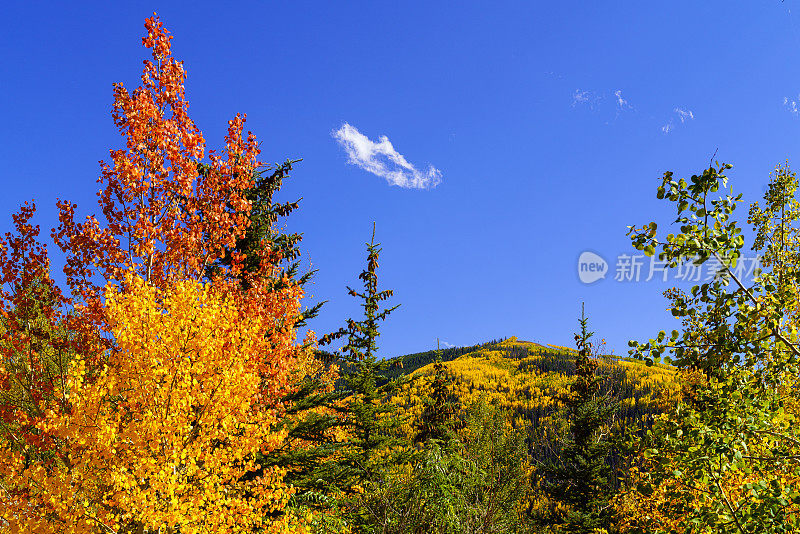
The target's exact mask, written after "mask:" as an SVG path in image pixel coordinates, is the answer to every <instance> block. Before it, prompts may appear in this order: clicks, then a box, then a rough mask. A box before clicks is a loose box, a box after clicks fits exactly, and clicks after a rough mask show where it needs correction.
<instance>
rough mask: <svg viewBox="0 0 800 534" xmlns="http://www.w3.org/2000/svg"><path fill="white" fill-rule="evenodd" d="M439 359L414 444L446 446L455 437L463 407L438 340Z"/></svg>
mask: <svg viewBox="0 0 800 534" xmlns="http://www.w3.org/2000/svg"><path fill="white" fill-rule="evenodd" d="M436 352H437V356H438V357H437V359H436V362H435V363H434V364H433V381H432V382H431V385H430V394H429V395H426V396H425V397H424V399H423V403H424V408H423V409H422V415H421V417H420V421H419V423H418V428H417V435H416V436H415V437H414V442H415V443H418V444H423V445H424V444H427V443H428V442H429V441H431V440H434V441H438V442H441V443H443V444H446V443H447V442H448V441H450V440H451V439H452V438H453V437H454V435H455V429H456V427H457V426H458V421H457V417H458V415H459V413H460V412H461V411H462V409H463V407H462V406H461V402H460V400H459V399H458V397H457V396H456V395H455V394H454V393H453V383H454V381H453V375H452V374H450V373H449V372H448V370H447V367H446V366H445V365H444V362H442V357H441V351H440V350H439V347H438V340H437V347H436Z"/></svg>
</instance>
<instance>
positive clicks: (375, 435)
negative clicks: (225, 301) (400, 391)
mask: <svg viewBox="0 0 800 534" xmlns="http://www.w3.org/2000/svg"><path fill="white" fill-rule="evenodd" d="M366 246H367V267H366V269H365V270H364V271H363V272H362V273H361V274H360V275H359V279H360V280H361V281H362V283H363V286H364V288H363V290H362V291H357V290H355V289H353V288H351V287H348V288H347V290H348V293H349V294H350V295H351V296H353V297H356V298H358V299H360V300H361V301H362V304H361V306H362V308H363V309H364V315H363V317H362V318H361V319H360V320H355V319H348V321H347V326H345V327H343V328H340V329H339V330H338V331H336V332H333V333H331V334H328V335H326V336H324V337H323V338H322V339H321V340H320V344H329V343H332V342H333V341H334V340H336V339H340V338H346V342H345V344H344V346H343V347H341V349H339V353H340V354H341V359H342V362H343V365H344V367H343V370H342V383H343V388H342V389H343V391H344V392H345V393H346V394H347V398H346V399H345V401H344V406H343V408H342V410H343V412H344V415H345V419H346V425H345V428H346V429H347V431H348V434H349V438H348V440H347V443H346V447H344V448H343V449H342V451H341V453H340V455H337V458H336V460H335V461H334V462H330V463H329V464H328V465H327V466H323V469H324V471H325V476H324V477H322V478H323V479H324V480H326V481H327V483H328V484H330V485H332V486H335V487H336V488H337V489H338V490H340V491H341V492H343V493H344V494H350V495H352V494H353V493H356V492H358V491H360V489H359V488H363V487H364V486H368V485H369V484H371V483H378V482H379V481H380V477H381V474H382V473H383V471H384V470H385V468H386V467H387V466H388V465H391V463H392V461H393V459H392V454H393V453H392V450H391V449H392V448H393V447H395V446H396V445H398V444H399V442H400V437H399V426H400V420H399V417H398V414H397V412H396V408H395V407H394V406H393V405H392V404H391V403H390V402H389V400H388V396H389V393H390V392H391V391H392V390H393V389H394V387H395V386H396V383H395V381H391V380H389V381H387V380H385V379H383V377H382V374H381V373H382V372H384V371H385V370H386V368H387V363H386V361H385V360H378V358H377V351H378V344H377V339H378V337H379V335H380V333H379V329H378V325H379V324H380V323H381V322H382V321H385V320H386V318H387V317H388V316H389V314H390V313H392V312H393V311H394V310H396V309H397V308H398V306H399V305H395V306H392V307H390V308H381V306H382V302H383V301H385V300H387V299H389V298H390V297H391V296H392V294H393V292H392V290H390V289H387V290H378V275H377V269H378V258H379V255H380V252H381V248H380V243H375V227H374V225H373V229H372V239H371V240H370V242H369V243H367V244H366Z"/></svg>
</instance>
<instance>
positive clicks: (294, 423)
mask: <svg viewBox="0 0 800 534" xmlns="http://www.w3.org/2000/svg"><path fill="white" fill-rule="evenodd" d="M299 161H301V160H299V159H297V160H292V159H287V160H286V161H285V162H283V163H281V164H278V165H275V166H274V167H272V168H271V169H266V168H261V169H258V170H256V171H254V173H253V179H252V187H251V188H250V189H248V190H247V191H245V192H244V195H243V196H244V197H245V198H246V199H247V200H248V201H250V203H251V209H250V212H249V214H248V217H249V225H248V227H247V231H246V232H245V235H244V236H242V237H241V238H239V239H238V240H237V242H236V245H235V246H234V247H233V248H232V249H231V250H228V251H227V252H226V254H225V256H224V257H223V258H222V259H221V260H220V261H218V262H217V263H215V264H214V265H212V266H211V267H210V268H209V269H208V271H207V275H208V278H209V279H213V278H214V276H217V275H219V274H221V273H223V272H224V270H225V269H226V268H227V267H229V266H230V265H231V262H232V261H233V258H234V257H236V256H242V257H244V260H243V261H244V270H243V273H242V276H241V277H240V282H241V283H242V284H244V285H247V284H248V281H247V278H248V276H250V275H252V274H254V273H256V272H258V271H259V270H260V269H261V268H262V262H264V261H268V262H272V263H277V265H278V266H279V268H280V272H279V273H278V274H277V275H276V276H275V277H274V279H275V283H274V284H273V290H276V291H277V290H279V289H281V288H282V287H283V286H285V285H287V284H296V285H298V286H300V287H303V286H304V285H305V284H306V283H308V281H309V280H310V279H311V278H312V277H313V275H314V273H315V272H316V271H309V272H307V273H304V274H302V275H300V274H299V258H300V255H301V251H300V242H301V241H302V238H303V236H302V234H299V233H283V232H281V231H279V230H278V229H277V223H278V221H279V220H280V219H281V218H285V217H288V216H289V215H290V214H292V213H293V212H294V211H295V210H297V209H298V208H299V204H300V200H302V199H298V200H295V201H289V202H283V203H279V202H276V201H275V198H274V197H275V195H276V193H278V191H280V189H281V187H282V186H283V182H284V180H286V179H287V178H289V177H290V172H291V171H292V170H293V167H294V165H295V164H296V163H298V162H299ZM198 169H199V172H201V173H203V172H211V168H210V167H209V166H207V165H202V164H199V165H198ZM323 304H324V302H320V303H317V304H316V305H314V306H312V307H310V308H307V309H305V310H303V312H302V314H300V315H299V316H298V317H294V318H290V320H291V321H292V322H293V324H294V327H295V328H298V327H302V326H306V325H307V322H308V321H309V320H310V319H313V318H314V317H316V316H317V314H318V313H319V310H320V308H321V307H322V305H323ZM316 356H317V359H318V360H319V365H317V366H316V369H312V370H311V372H310V373H309V374H307V375H305V376H301V377H298V379H297V380H298V382H297V384H296V387H295V388H294V389H293V391H292V392H290V393H289V394H288V395H286V396H284V397H283V398H282V399H281V404H282V405H283V406H284V412H283V417H281V419H280V421H279V422H278V424H277V428H276V430H284V431H286V432H287V438H286V440H285V441H284V443H283V445H282V446H281V447H280V448H277V449H273V450H272V451H270V453H269V454H268V455H267V456H264V457H262V458H260V463H261V465H263V466H264V467H265V468H269V467H275V466H277V467H282V468H285V469H286V470H287V472H286V476H285V477H284V479H285V481H286V482H287V483H289V484H291V485H292V486H293V487H294V488H295V490H296V493H295V496H294V499H293V501H294V503H295V504H304V505H312V506H316V507H324V506H325V505H326V502H327V495H326V494H325V491H324V490H325V484H324V482H323V481H322V480H320V479H319V477H317V476H316V470H317V468H318V465H319V464H320V463H322V462H324V461H325V460H326V459H328V458H329V457H330V456H332V455H333V454H335V453H336V451H338V450H339V448H341V447H342V446H343V444H341V443H337V442H336V440H335V439H333V437H332V434H333V433H334V432H335V429H336V428H337V427H339V426H340V425H341V424H342V420H341V418H340V417H339V416H338V415H337V412H336V410H337V406H336V403H337V402H339V401H341V399H342V398H343V393H342V392H341V391H335V390H334V388H333V379H334V378H335V373H331V365H334V364H335V362H334V361H333V356H332V355H331V354H328V353H325V352H323V351H317V352H316Z"/></svg>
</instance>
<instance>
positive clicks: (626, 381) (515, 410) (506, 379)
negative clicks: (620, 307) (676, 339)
mask: <svg viewBox="0 0 800 534" xmlns="http://www.w3.org/2000/svg"><path fill="white" fill-rule="evenodd" d="M436 359H437V356H436V352H435V351H430V352H427V353H419V354H413V355H408V356H400V357H397V358H393V359H392V360H390V369H391V370H392V374H405V375H406V376H407V377H408V381H407V382H406V383H405V384H404V385H403V386H402V388H401V389H400V391H399V392H397V393H396V395H395V397H394V402H395V403H397V404H398V405H400V406H402V407H403V409H404V410H405V412H406V413H407V414H408V415H410V416H413V419H416V418H417V417H418V416H419V414H420V413H421V406H422V403H421V402H420V397H421V396H424V395H425V392H426V391H429V387H430V383H431V381H432V377H433V373H434V369H433V362H435V361H436ZM573 359H574V351H573V350H572V349H568V348H564V347H556V346H552V345H547V346H545V345H540V344H537V343H531V342H527V341H521V340H518V339H517V338H515V337H511V338H508V339H505V340H503V341H499V342H490V343H486V344H483V345H477V346H473V347H465V348H458V349H446V350H445V351H442V361H443V362H444V365H445V367H446V368H447V370H448V372H449V374H450V375H451V377H452V379H453V396H454V398H456V399H458V400H459V401H460V402H461V403H463V404H465V405H466V404H469V403H471V402H473V401H476V400H478V399H479V398H480V397H483V398H485V399H486V400H487V401H488V402H490V403H492V404H495V405H498V406H501V407H504V408H506V409H508V410H510V411H511V413H512V424H513V426H514V427H515V428H517V429H519V430H521V431H523V432H527V433H528V440H529V444H530V448H531V453H532V454H533V455H534V456H535V457H542V456H549V455H550V454H552V449H553V443H555V442H556V441H557V440H558V437H559V435H560V434H561V432H562V429H563V422H562V418H561V417H560V414H559V408H560V403H559V401H558V397H559V395H562V394H564V393H565V392H566V391H567V390H568V387H569V384H570V382H571V377H572V375H573V373H574V363H573ZM398 362H402V368H401V366H400V365H399V364H398ZM598 372H599V373H600V374H601V375H602V376H603V377H604V378H603V382H602V388H603V390H604V391H606V392H608V391H610V392H611V395H612V397H613V398H614V399H616V400H617V401H618V402H619V403H620V409H619V413H618V416H617V419H616V422H615V424H636V426H637V427H638V428H639V430H640V431H644V430H645V429H646V428H647V427H649V425H650V422H651V421H652V417H653V416H654V415H655V414H657V413H660V412H661V411H663V407H664V406H665V405H666V404H665V403H666V402H667V399H669V398H670V397H673V396H674V395H673V394H674V393H676V392H677V384H676V382H675V380H674V373H675V371H674V370H673V369H672V368H670V367H668V366H663V365H654V366H651V367H648V366H646V365H645V364H644V363H642V362H639V361H636V360H631V359H628V358H618V357H613V356H610V357H601V358H600V362H599V367H598ZM548 451H549V452H548Z"/></svg>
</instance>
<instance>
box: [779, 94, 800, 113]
mask: <svg viewBox="0 0 800 534" xmlns="http://www.w3.org/2000/svg"><path fill="white" fill-rule="evenodd" d="M783 105H784V106H785V107H786V109H788V110H789V113H791V114H793V115H797V114H798V113H800V109H798V108H797V100H791V99H790V98H789V97H787V96H785V97H783Z"/></svg>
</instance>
